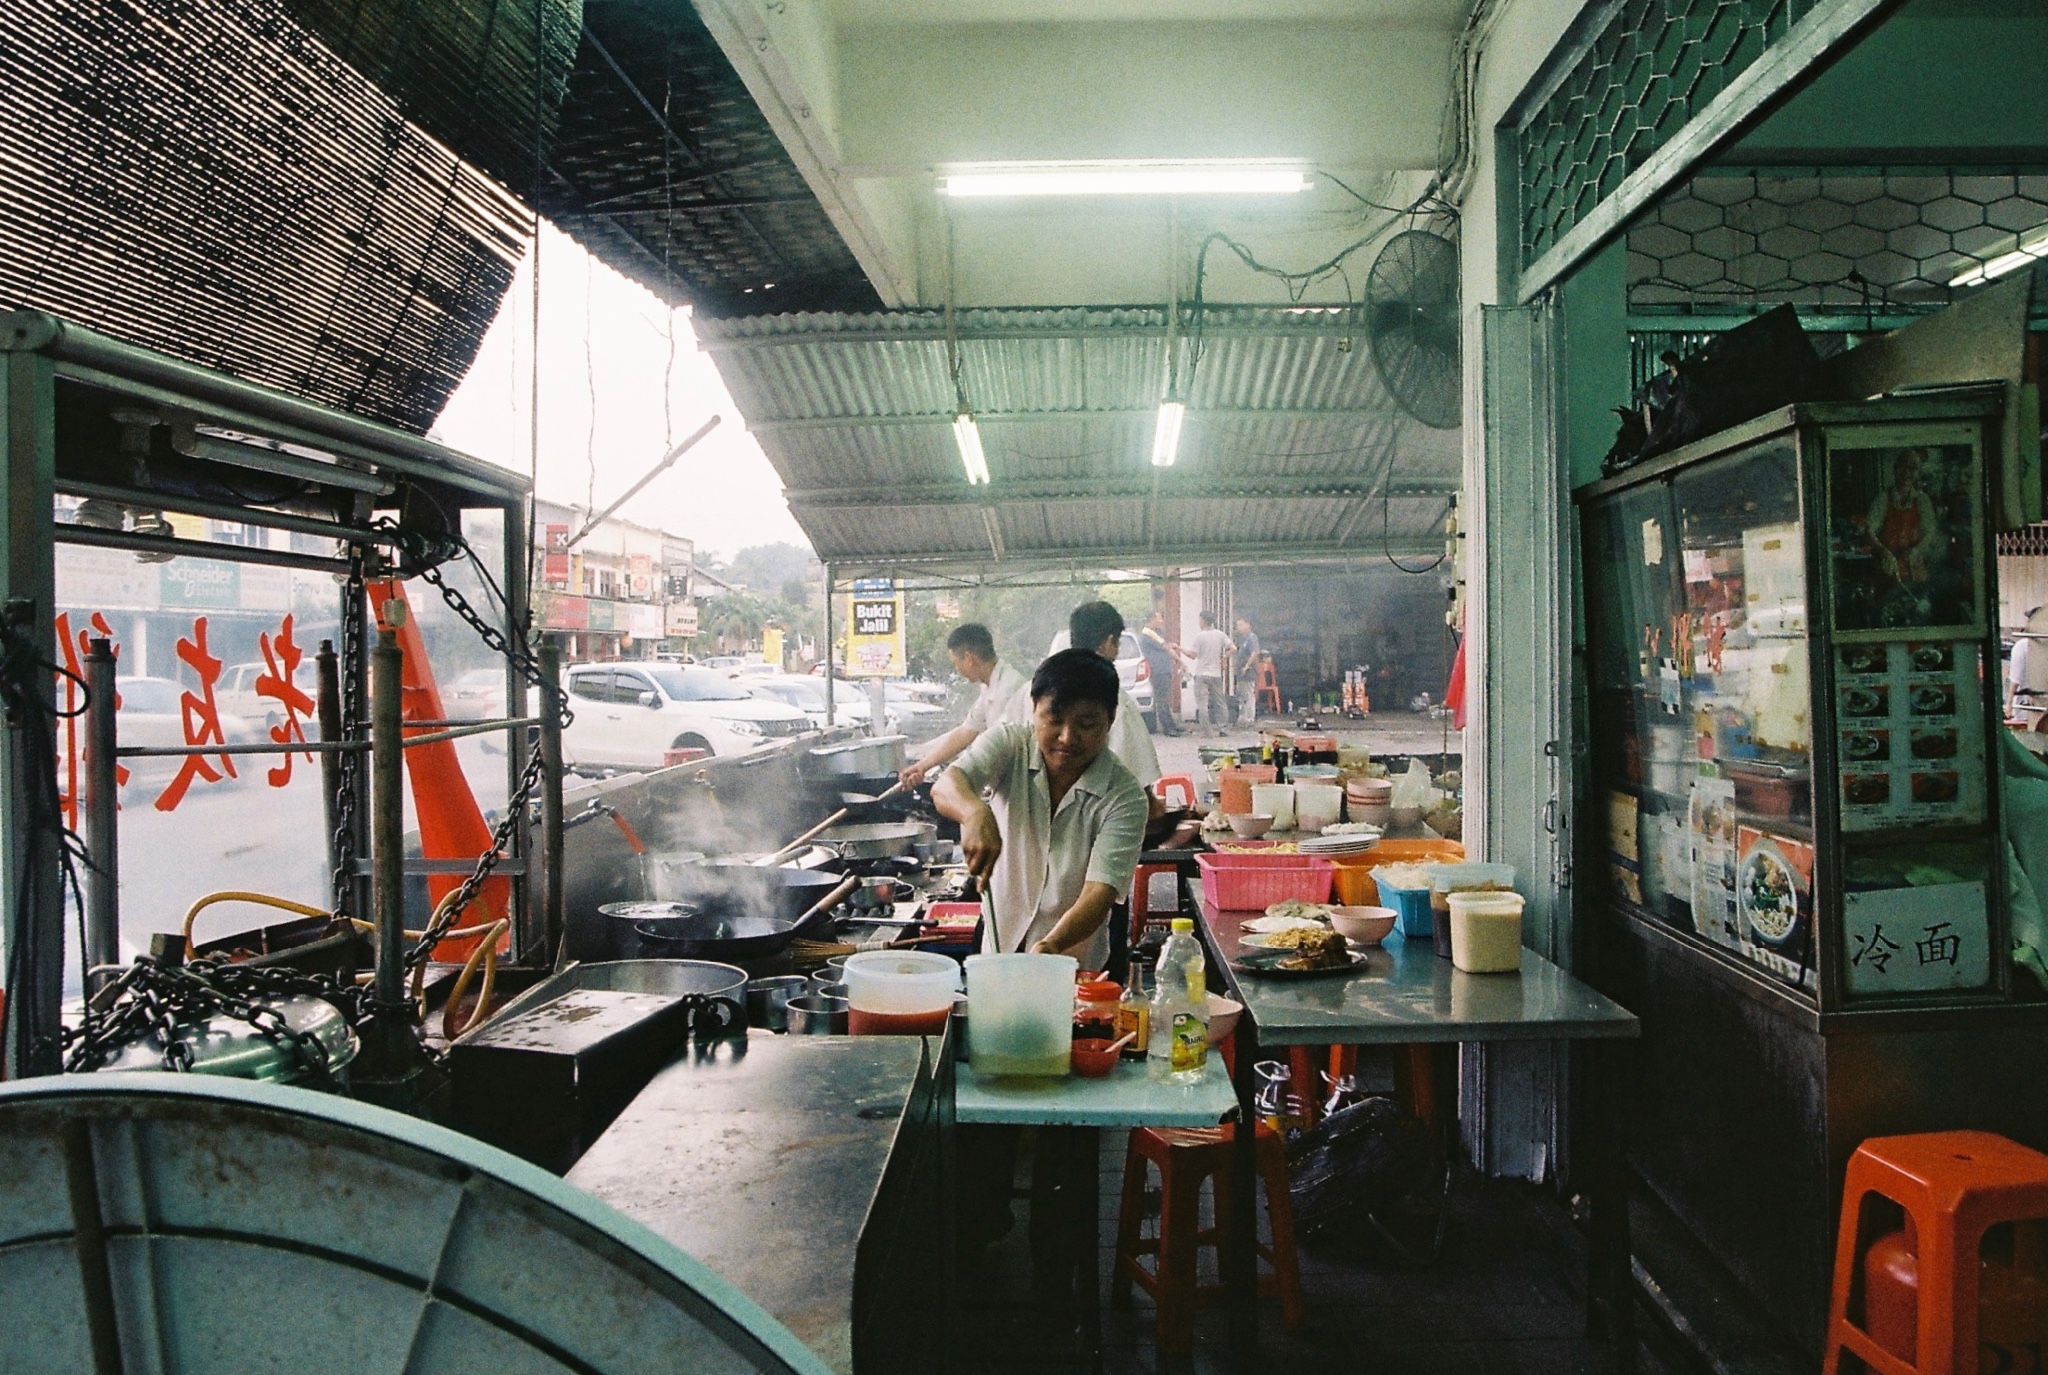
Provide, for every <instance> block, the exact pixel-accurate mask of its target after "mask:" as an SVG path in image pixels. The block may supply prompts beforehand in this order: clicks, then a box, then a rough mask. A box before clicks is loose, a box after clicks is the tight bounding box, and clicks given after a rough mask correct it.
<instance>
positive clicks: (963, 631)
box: [946, 621, 996, 663]
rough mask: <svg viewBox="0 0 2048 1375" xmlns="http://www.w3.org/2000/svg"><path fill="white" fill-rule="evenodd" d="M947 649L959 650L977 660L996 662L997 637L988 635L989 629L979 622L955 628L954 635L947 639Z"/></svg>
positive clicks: (970, 622) (971, 622)
mask: <svg viewBox="0 0 2048 1375" xmlns="http://www.w3.org/2000/svg"><path fill="white" fill-rule="evenodd" d="M946 648H948V649H957V650H959V651H960V652H961V653H963V654H972V655H973V656H974V657H975V658H977V659H986V660H988V661H989V662H990V663H994V662H995V661H996V637H995V636H993V635H991V634H989V633H988V627H987V626H985V625H983V624H981V623H980V622H979V621H969V622H967V623H966V624H965V625H959V626H955V627H953V633H952V634H951V635H948V636H947V637H946Z"/></svg>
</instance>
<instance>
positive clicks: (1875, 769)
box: [1835, 640, 1985, 831]
mask: <svg viewBox="0 0 2048 1375" xmlns="http://www.w3.org/2000/svg"><path fill="white" fill-rule="evenodd" d="M1980 673H1981V668H1980V665H1979V663H1978V646H1977V643H1976V642H1975V641H1973V640H1902V641H1898V642H1895V643H1891V644H1878V643H1868V642H1865V643H1857V644H1847V645H1838V646H1837V647H1836V649H1835V728H1836V732H1837V739H1836V742H1835V745H1836V754H1837V758H1838V761H1839V765H1840V769H1839V771H1840V774H1841V780H1842V829H1843V830H1845V831H1878V830H1888V829H1891V828H1895V827H1901V826H1925V825H1969V824H1975V823H1977V822H1981V821H1983V820H1984V798H1985V786H1984V723H1983V713H1982V711H1981V710H1980V705H1981V701H1982V690H1981V686H1980V681H1979V676H1980Z"/></svg>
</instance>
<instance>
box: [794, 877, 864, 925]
mask: <svg viewBox="0 0 2048 1375" xmlns="http://www.w3.org/2000/svg"><path fill="white" fill-rule="evenodd" d="M858 887H860V877H859V876H858V875H848V876H847V877H846V878H843V879H841V880H840V881H839V884H838V886H836V887H835V888H833V890H832V891H831V892H829V893H827V894H825V896H824V897H822V898H820V899H818V902H817V904H816V905H815V906H814V907H812V908H811V910H810V911H808V912H806V913H804V914H803V915H802V916H800V917H798V918H797V919H796V930H797V931H799V932H801V931H802V930H803V929H804V926H805V925H806V924H807V923H808V922H809V921H810V920H811V918H813V917H815V916H817V915H818V914H819V913H820V912H829V911H831V910H832V909H833V908H834V907H836V906H838V905H839V901H840V899H842V898H844V897H845V896H846V895H847V894H848V893H851V892H852V891H853V890H854V889H856V888H858Z"/></svg>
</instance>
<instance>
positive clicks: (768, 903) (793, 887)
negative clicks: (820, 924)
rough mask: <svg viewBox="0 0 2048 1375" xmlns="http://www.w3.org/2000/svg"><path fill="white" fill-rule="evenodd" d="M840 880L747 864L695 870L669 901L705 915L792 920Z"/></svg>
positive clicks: (823, 873)
mask: <svg viewBox="0 0 2048 1375" xmlns="http://www.w3.org/2000/svg"><path fill="white" fill-rule="evenodd" d="M840 878H841V876H840V875H839V874H836V873H834V872H833V871H831V870H830V869H792V868H790V867H788V866H786V865H782V866H777V867H775V868H772V869H763V868H759V867H757V866H755V865H751V864H747V863H744V862H742V863H732V862H716V861H713V862H707V863H705V864H701V865H697V866H695V871H694V872H693V873H690V874H689V875H688V876H687V878H686V880H685V882H684V884H683V886H682V887H681V888H680V889H679V890H678V891H677V894H676V896H675V897H674V898H672V899H670V901H677V902H685V903H688V904H689V905H691V906H693V907H696V908H699V909H701V910H703V911H706V912H713V913H726V914H730V915H735V916H737V915H743V914H744V915H753V916H767V917H780V918H782V919H783V920H785V921H795V920H796V919H797V918H798V917H801V916H802V915H803V914H804V913H806V912H808V911H810V910H811V908H813V907H815V906H816V905H817V904H818V900H819V899H821V898H823V897H824V896H825V895H826V894H827V893H829V892H831V891H832V889H833V888H834V887H836V886H837V885H838V884H839V882H840Z"/></svg>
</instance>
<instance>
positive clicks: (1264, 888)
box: [1195, 854, 1337, 912]
mask: <svg viewBox="0 0 2048 1375" xmlns="http://www.w3.org/2000/svg"><path fill="white" fill-rule="evenodd" d="M1195 863H1196V865H1198V866H1199V867H1200V868H1201V871H1202V898H1203V900H1204V901H1206V902H1207V903H1208V904H1209V905H1210V906H1212V907H1217V908H1221V909H1222V910H1224V911H1226V912H1247V911H1253V910H1257V911H1264V910H1265V909H1266V908H1268V907H1271V906H1272V905H1273V904H1274V903H1276V902H1285V901H1286V900H1287V899H1289V898H1293V899H1295V900H1296V901H1299V902H1328V901H1329V900H1330V880H1331V877H1332V876H1333V875H1334V874H1335V873H1336V872H1337V866H1336V865H1334V864H1332V863H1331V862H1330V861H1329V860H1327V859H1318V858H1316V857H1315V856H1314V855H1257V854H1251V855H1245V854H1239V855H1208V854H1204V855H1196V856H1195Z"/></svg>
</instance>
